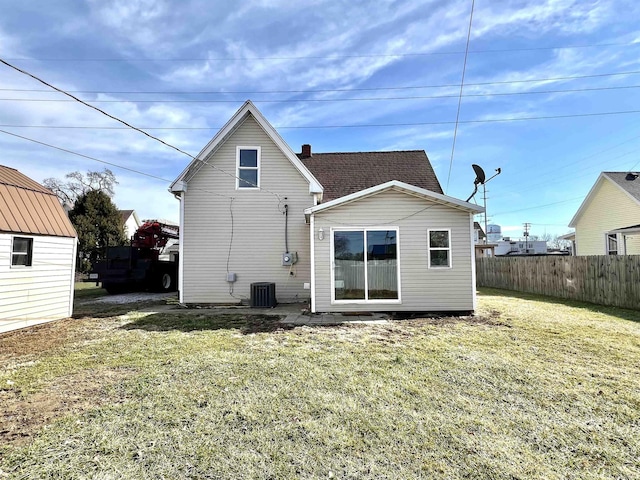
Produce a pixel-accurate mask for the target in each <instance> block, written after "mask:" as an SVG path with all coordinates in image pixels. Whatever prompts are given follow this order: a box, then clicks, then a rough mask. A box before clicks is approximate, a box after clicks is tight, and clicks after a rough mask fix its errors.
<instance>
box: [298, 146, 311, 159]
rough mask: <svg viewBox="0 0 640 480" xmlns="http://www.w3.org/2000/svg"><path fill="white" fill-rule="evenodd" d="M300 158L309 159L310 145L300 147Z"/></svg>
mask: <svg viewBox="0 0 640 480" xmlns="http://www.w3.org/2000/svg"><path fill="white" fill-rule="evenodd" d="M300 156H301V157H302V158H309V157H310V156H311V145H309V144H308V143H305V144H304V145H302V154H301V155H300Z"/></svg>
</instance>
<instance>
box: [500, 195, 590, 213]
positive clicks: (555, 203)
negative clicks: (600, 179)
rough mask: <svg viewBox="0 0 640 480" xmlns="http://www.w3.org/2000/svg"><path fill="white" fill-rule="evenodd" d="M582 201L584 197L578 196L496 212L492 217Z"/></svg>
mask: <svg viewBox="0 0 640 480" xmlns="http://www.w3.org/2000/svg"><path fill="white" fill-rule="evenodd" d="M580 199H583V200H584V196H580V197H574V198H569V199H568V200H562V201H560V202H553V203H545V204H544V205H535V206H533V207H527V208H520V209H518V210H510V211H508V212H498V213H493V214H492V215H494V216H498V215H506V214H508V213H516V212H523V211H525V210H536V209H538V208H543V207H550V206H552V205H560V204H561V203H569V202H574V201H576V200H580Z"/></svg>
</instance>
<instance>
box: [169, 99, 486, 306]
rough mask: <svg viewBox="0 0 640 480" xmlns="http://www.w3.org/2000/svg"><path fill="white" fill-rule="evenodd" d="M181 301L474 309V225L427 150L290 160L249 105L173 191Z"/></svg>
mask: <svg viewBox="0 0 640 480" xmlns="http://www.w3.org/2000/svg"><path fill="white" fill-rule="evenodd" d="M170 190H171V192H173V193H174V194H177V195H179V197H180V200H181V205H180V275H179V290H180V301H181V302H183V303H190V304H194V303H196V304H197V303H238V302H242V301H247V300H249V299H250V297H251V295H252V293H254V292H255V291H257V290H255V286H256V285H258V286H260V285H263V284H264V285H274V286H275V290H276V295H277V299H278V301H280V302H290V301H296V300H303V299H305V300H306V299H310V300H311V307H312V311H314V312H328V311H354V310H355V311H362V310H368V311H400V310H405V311H407V310H408V311H427V310H428V311H471V310H474V308H475V272H474V268H475V262H474V246H473V237H474V228H473V225H474V222H473V215H474V214H476V213H479V212H481V211H482V210H483V209H482V208H481V207H478V206H477V205H473V204H470V203H467V202H464V201H461V200H458V199H455V198H452V197H448V196H446V195H443V194H442V189H441V187H440V184H439V182H438V180H437V178H436V176H435V173H434V172H433V169H432V167H431V164H430V163H429V160H428V158H427V156H426V154H425V153H424V151H422V150H417V151H403V152H358V153H327V154H312V153H311V148H310V146H309V145H303V148H302V153H301V154H298V155H297V154H295V153H294V152H293V151H292V150H291V148H290V147H289V146H288V145H287V144H286V143H285V142H284V140H283V139H282V138H281V137H280V135H279V134H278V133H277V132H276V131H275V129H274V128H273V127H272V126H271V125H270V124H269V122H268V121H267V120H266V119H265V118H264V117H263V116H262V114H261V113H260V112H259V111H258V109H257V108H256V107H255V106H254V105H253V104H252V103H251V102H246V103H245V104H244V105H243V106H242V107H241V108H240V109H239V110H238V111H237V112H236V113H235V115H234V116H233V117H232V118H231V119H230V120H229V122H227V124H226V125H225V126H224V127H223V128H222V129H221V130H220V132H218V134H217V135H216V136H215V137H214V138H213V139H212V140H211V141H210V142H209V144H208V145H207V146H206V147H205V148H204V149H203V150H202V151H201V152H200V153H199V154H198V156H197V157H196V160H194V161H193V162H191V164H189V165H188V166H187V167H186V169H185V170H184V171H183V172H182V173H181V174H180V176H179V177H178V178H177V179H176V180H175V181H174V182H173V184H172V185H171V188H170Z"/></svg>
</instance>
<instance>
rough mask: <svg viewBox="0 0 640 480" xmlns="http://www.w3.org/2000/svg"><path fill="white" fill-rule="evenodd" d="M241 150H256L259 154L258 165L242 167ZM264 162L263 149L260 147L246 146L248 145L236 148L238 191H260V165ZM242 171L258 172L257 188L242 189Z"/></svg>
mask: <svg viewBox="0 0 640 480" xmlns="http://www.w3.org/2000/svg"><path fill="white" fill-rule="evenodd" d="M240 150H256V151H257V152H258V154H257V157H258V158H257V163H256V165H257V166H256V167H241V166H240ZM261 160H262V148H261V147H259V146H246V145H238V146H236V190H248V191H251V190H260V163H261ZM240 169H242V170H257V172H258V175H256V178H257V183H258V186H257V187H241V186H240Z"/></svg>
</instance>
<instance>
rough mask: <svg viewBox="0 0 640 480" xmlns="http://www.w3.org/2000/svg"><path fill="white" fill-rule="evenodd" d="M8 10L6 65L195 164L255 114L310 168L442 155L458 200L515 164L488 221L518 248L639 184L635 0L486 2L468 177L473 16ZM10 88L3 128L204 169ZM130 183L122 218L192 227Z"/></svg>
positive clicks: (152, 188) (465, 11)
mask: <svg viewBox="0 0 640 480" xmlns="http://www.w3.org/2000/svg"><path fill="white" fill-rule="evenodd" d="M54 5H55V6H54ZM238 5H241V6H238ZM0 8H1V11H2V12H3V14H2V15H1V16H0V57H1V58H3V59H5V60H7V61H10V62H11V63H13V64H14V65H16V66H18V67H20V68H23V69H25V70H27V71H30V72H32V73H34V74H35V75H38V76H40V77H41V78H43V79H45V80H47V81H48V82H50V83H52V84H54V85H56V86H58V87H60V88H63V89H66V90H69V91H72V92H76V93H75V94H76V95H78V96H79V97H81V98H82V99H83V100H85V101H87V102H89V103H93V104H95V105H96V106H99V107H100V108H102V109H104V110H106V111H108V112H109V113H111V114H113V115H116V116H118V117H120V118H122V119H124V120H126V121H128V122H129V123H131V124H133V125H135V126H138V127H142V128H150V130H149V131H150V132H151V133H153V134H154V135H156V136H158V137H160V138H162V139H164V140H165V141H167V142H169V143H171V144H173V145H176V146H177V147H179V148H181V149H183V150H186V151H187V152H189V153H191V154H193V155H195V154H197V153H198V152H199V151H200V149H201V148H202V147H204V146H205V145H206V143H207V142H208V140H209V139H210V138H211V137H212V136H213V135H214V134H215V133H216V131H217V129H218V128H219V127H221V126H222V125H223V124H224V123H225V122H226V121H227V120H228V119H229V117H230V116H231V115H232V114H233V112H235V110H237V109H238V108H239V107H240V106H241V104H242V103H243V102H244V101H245V100H247V99H251V100H252V101H253V102H254V103H255V104H256V105H257V107H258V108H259V109H260V110H261V111H262V112H263V114H264V115H265V116H266V118H267V119H268V120H269V121H270V122H271V124H272V125H274V126H275V127H276V129H277V130H278V131H279V132H280V134H281V135H282V136H283V138H284V139H285V141H287V143H288V144H289V145H290V146H291V148H292V149H293V150H294V151H300V145H301V144H303V143H310V144H311V145H312V148H313V151H315V152H332V151H374V150H405V149H406V150H412V149H424V150H425V151H426V152H427V155H428V156H429V158H430V160H431V162H432V164H433V166H434V168H435V170H436V173H437V175H438V178H439V179H440V182H441V184H442V186H443V188H444V189H445V190H446V193H447V194H448V195H452V196H455V197H458V198H462V199H465V198H466V197H467V196H468V195H470V193H471V191H472V190H473V180H474V178H475V175H474V173H473V170H472V168H471V164H473V163H477V164H479V165H481V166H482V167H483V168H484V169H485V171H486V172H487V174H488V175H491V174H492V172H493V171H494V170H495V169H496V168H498V167H501V168H502V170H503V173H502V174H501V175H500V176H498V177H496V178H495V179H494V180H492V181H491V182H490V183H489V184H488V185H487V190H488V193H487V196H488V213H489V220H490V223H497V224H499V225H501V226H502V227H503V232H504V233H505V234H507V235H511V236H514V237H517V236H519V235H521V233H522V224H523V223H524V222H528V223H531V224H532V227H531V234H532V235H541V234H544V233H551V234H562V233H566V232H567V231H569V228H568V227H567V224H568V222H569V220H570V219H571V217H572V216H573V214H574V213H575V211H576V210H577V208H578V206H579V205H580V202H581V199H582V198H584V196H585V195H586V194H587V192H588V191H589V189H590V188H591V186H592V185H593V183H594V182H595V180H596V178H597V176H598V174H599V172H601V171H627V170H630V169H635V170H640V132H639V131H638V130H639V129H638V127H639V126H640V113H619V112H633V111H640V99H639V97H638V88H640V32H639V31H638V28H637V26H638V25H639V24H640V4H639V3H638V2H635V1H625V0H611V1H606V0H601V1H589V0H580V1H577V0H576V1H571V0H565V1H561V0H535V1H527V0H520V1H496V0H491V1H489V0H477V1H476V4H475V10H474V16H473V24H472V30H471V38H470V47H469V49H470V51H469V55H468V60H467V66H466V74H465V86H464V88H463V97H462V103H461V109H460V123H459V126H458V131H457V140H456V146H455V152H454V155H453V162H451V152H452V142H453V132H454V122H455V119H456V112H457V108H458V95H459V93H460V81H461V75H462V68H463V61H464V50H465V44H466V39H467V31H468V25H469V14H470V10H471V0H464V1H457V0H451V1H446V2H443V1H441V0H436V1H422V2H417V1H413V2H410V1H406V2H405V1H392V0H378V1H376V2H373V1H321V0H316V1H298V2H291V1H280V0H273V1H270V0H250V1H242V2H236V1H217V2H211V1H204V0H191V1H181V2H177V1H163V0H153V1H151V0H88V1H79V0H78V1H64V0H57V1H56V2H55V3H52V2H49V1H46V2H45V1H36V0H30V1H28V2H15V1H7V0H0ZM628 72H636V73H628ZM568 77H579V78H568ZM0 88H1V89H2V91H1V92H0V97H1V99H0V124H1V125H2V127H0V129H2V130H4V131H7V132H11V133H14V134H18V135H22V136H24V137H28V138H31V139H34V140H38V141H41V142H46V143H49V144H52V145H55V146H58V147H61V148H65V149H68V150H72V151H74V152H78V153H81V154H84V155H88V156H92V157H95V158H98V159H101V160H104V161H107V162H112V163H116V164H118V165H122V166H125V167H128V168H131V169H135V170H140V171H143V172H147V173H150V174H152V175H155V176H159V177H162V178H166V179H167V180H173V179H174V178H175V177H176V176H177V175H178V174H179V173H180V172H181V171H182V169H183V168H184V167H185V166H186V165H187V164H188V162H189V158H188V157H186V156H183V155H181V154H179V153H177V152H175V151H174V150H171V149H169V148H167V147H164V146H163V145H161V144H159V143H156V142H154V141H152V140H150V139H148V138H146V137H144V136H143V135H141V134H140V133H137V132H135V131H128V130H126V129H121V128H120V127H121V125H120V124H117V123H115V122H114V121H113V120H110V119H108V118H107V117H104V116H101V115H100V114H98V113H97V112H94V111H92V110H91V109H89V108H87V107H85V106H83V105H81V104H77V103H73V102H70V101H67V100H68V98H66V97H64V96H62V95H61V94H59V93H55V92H50V91H47V89H46V87H44V86H42V85H41V84H38V83H37V82H35V81H34V80H31V79H29V78H27V77H25V76H24V75H21V74H19V73H17V72H15V71H12V70H11V69H9V68H7V67H5V66H0ZM536 92H537V93H536ZM540 92H545V93H540ZM434 97H435V98H434ZM52 100H57V101H52ZM605 113H606V114H607V115H593V116H573V115H584V114H605ZM559 116H565V118H539V117H559ZM531 117H537V118H538V119H535V120H534V119H530V120H513V119H522V118H531ZM510 119H511V121H496V120H510ZM329 126H332V127H336V126H340V127H341V128H321V127H329ZM61 127H65V128H61ZM66 127H83V128H66ZM114 127H115V128H114ZM0 152H2V154H1V155H2V159H1V160H0V163H2V164H4V165H8V166H11V167H14V168H17V169H19V170H21V171H22V172H23V173H25V174H27V175H29V176H30V177H32V178H34V179H35V180H37V181H42V180H44V179H45V178H47V177H59V178H61V177H63V176H64V174H65V173H67V172H70V171H74V170H80V171H83V172H84V171H87V170H101V169H102V168H103V167H104V165H102V164H100V163H98V162H95V161H91V160H88V159H85V158H80V157H77V156H73V155H71V154H68V153H64V152H61V151H57V150H53V149H50V148H47V147H45V146H42V145H39V144H35V143H32V142H29V141H27V140H24V139H20V138H16V137H13V136H10V135H7V134H6V133H0ZM450 169H451V174H450V175H449V171H450ZM112 170H113V171H114V173H115V174H116V176H117V178H118V180H119V182H120V183H119V185H118V187H117V189H116V196H115V198H114V201H115V202H116V204H117V205H118V207H119V208H121V209H135V210H136V211H137V212H138V213H139V215H140V216H141V217H143V218H152V217H155V218H170V219H174V220H177V219H178V202H177V201H176V200H175V199H174V198H173V197H172V195H170V194H169V193H168V192H167V190H166V189H167V187H168V183H166V182H162V181H158V180H153V179H150V178H147V177H144V176H141V175H137V174H134V173H132V172H129V171H125V170H121V169H118V168H114V167H112ZM478 199H479V201H480V199H481V197H480V196H478Z"/></svg>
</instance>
